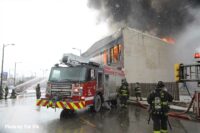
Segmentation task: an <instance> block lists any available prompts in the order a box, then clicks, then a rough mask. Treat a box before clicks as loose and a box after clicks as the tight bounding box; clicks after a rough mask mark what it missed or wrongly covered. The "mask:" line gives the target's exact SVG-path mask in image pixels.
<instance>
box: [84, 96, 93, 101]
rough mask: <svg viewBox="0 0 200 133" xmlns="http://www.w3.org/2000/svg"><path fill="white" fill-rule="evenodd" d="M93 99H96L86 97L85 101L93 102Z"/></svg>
mask: <svg viewBox="0 0 200 133" xmlns="http://www.w3.org/2000/svg"><path fill="white" fill-rule="evenodd" d="M93 99H94V96H92V97H86V98H85V101H89V100H93Z"/></svg>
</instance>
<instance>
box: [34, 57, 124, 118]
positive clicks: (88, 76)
mask: <svg viewBox="0 0 200 133" xmlns="http://www.w3.org/2000/svg"><path fill="white" fill-rule="evenodd" d="M123 78H124V72H123V71H121V70H118V69H115V68H112V67H109V66H101V65H99V64H97V63H95V62H90V61H86V60H85V59H81V57H78V56H74V55H72V54H65V55H64V56H63V58H62V61H61V63H60V64H56V65H55V66H54V67H52V68H51V72H50V76H49V80H48V83H47V89H46V97H45V98H41V99H38V100H37V106H44V107H51V108H61V109H63V111H62V112H61V117H62V116H63V117H64V116H65V115H66V114H68V113H69V112H73V111H76V110H80V109H83V108H88V107H89V108H90V109H92V110H93V111H95V112H98V111H100V109H101V107H102V103H104V102H107V101H111V102H113V103H116V100H117V89H118V88H119V87H120V85H121V80H122V79H123Z"/></svg>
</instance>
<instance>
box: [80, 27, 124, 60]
mask: <svg viewBox="0 0 200 133" xmlns="http://www.w3.org/2000/svg"><path fill="white" fill-rule="evenodd" d="M121 35H122V34H121V29H120V30H118V31H117V32H115V33H114V34H112V35H109V36H107V37H105V38H103V39H101V40H99V41H97V42H96V43H94V44H93V45H92V46H91V47H90V48H89V49H88V50H87V51H86V52H85V53H83V54H82V55H81V56H83V57H88V56H91V55H92V54H94V53H95V52H96V51H98V50H99V49H101V48H103V47H104V46H106V45H108V44H110V43H112V42H115V41H117V40H118V39H119V38H121Z"/></svg>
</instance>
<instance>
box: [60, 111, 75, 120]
mask: <svg viewBox="0 0 200 133" xmlns="http://www.w3.org/2000/svg"><path fill="white" fill-rule="evenodd" d="M73 115H74V110H70V109H63V110H62V111H61V113H60V119H61V120H63V119H67V118H70V117H72V116H73Z"/></svg>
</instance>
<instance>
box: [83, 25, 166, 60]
mask: <svg viewBox="0 0 200 133" xmlns="http://www.w3.org/2000/svg"><path fill="white" fill-rule="evenodd" d="M125 28H126V29H128V30H131V31H133V32H136V33H139V34H143V35H144V36H147V37H150V38H154V39H157V40H160V41H162V42H164V41H163V40H161V39H160V38H158V37H156V36H152V35H150V34H147V33H144V32H141V31H138V30H136V29H133V28H130V27H125ZM125 28H120V29H119V30H118V31H116V32H115V33H113V34H112V35H109V36H107V37H105V38H103V39H101V40H99V41H97V42H96V43H94V44H93V45H92V46H91V47H90V48H89V49H88V50H87V51H86V52H85V53H83V54H82V55H81V56H83V57H90V56H93V55H94V54H95V53H96V52H97V51H98V50H100V49H101V48H103V47H105V46H106V45H108V44H110V43H115V42H116V41H117V42H118V41H119V39H121V38H122V34H123V33H122V31H123V30H124V29H125ZM165 43H166V42H165ZM102 50H103V49H102Z"/></svg>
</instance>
